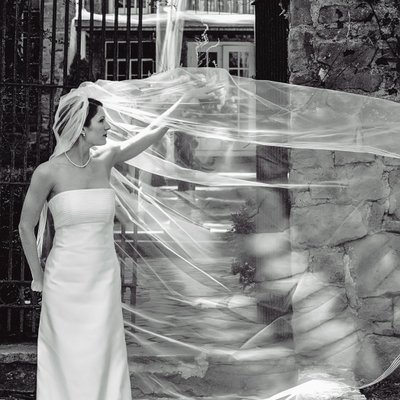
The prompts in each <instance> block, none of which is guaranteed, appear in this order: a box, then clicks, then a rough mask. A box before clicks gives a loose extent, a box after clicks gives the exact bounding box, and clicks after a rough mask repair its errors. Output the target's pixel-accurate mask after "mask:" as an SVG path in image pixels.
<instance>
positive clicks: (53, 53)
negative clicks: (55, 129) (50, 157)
mask: <svg viewBox="0 0 400 400" xmlns="http://www.w3.org/2000/svg"><path fill="white" fill-rule="evenodd" d="M52 11H53V15H52V23H51V55H50V60H51V61H50V84H51V85H54V74H55V61H56V33H57V0H53V10H52ZM54 92H55V90H54V89H53V90H51V91H50V96H49V99H50V101H49V127H48V131H49V132H51V128H52V126H53V118H54V117H53V113H54V94H55V93H54ZM53 143H54V138H53V135H51V134H50V135H49V148H48V152H49V154H50V153H51V152H52V149H53Z"/></svg>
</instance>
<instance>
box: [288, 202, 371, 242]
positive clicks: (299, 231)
mask: <svg viewBox="0 0 400 400" xmlns="http://www.w3.org/2000/svg"><path fill="white" fill-rule="evenodd" d="M368 212H369V206H368V205H364V206H361V207H360V206H359V207H354V206H351V205H336V204H329V203H327V204H320V205H317V206H312V207H308V208H293V209H292V213H291V226H292V227H293V228H294V233H293V245H294V246H299V247H322V246H330V247H333V246H336V245H338V244H340V243H345V242H347V241H349V240H355V239H359V238H362V237H364V236H365V235H366V234H367V232H368V221H367V217H368Z"/></svg>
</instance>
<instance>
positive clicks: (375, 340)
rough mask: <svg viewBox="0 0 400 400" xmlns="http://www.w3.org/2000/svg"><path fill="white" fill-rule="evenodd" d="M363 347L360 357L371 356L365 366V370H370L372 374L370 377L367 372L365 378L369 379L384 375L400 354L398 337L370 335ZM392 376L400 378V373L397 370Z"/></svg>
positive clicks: (364, 374)
mask: <svg viewBox="0 0 400 400" xmlns="http://www.w3.org/2000/svg"><path fill="white" fill-rule="evenodd" d="M363 345H364V346H363V349H362V351H361V352H360V355H364V356H369V357H368V359H367V360H365V361H366V362H364V363H363V364H364V368H368V369H369V370H370V372H371V374H370V376H369V377H368V376H367V373H366V372H364V373H363V376H365V377H366V378H369V379H375V378H376V377H377V376H379V375H380V374H382V373H383V372H384V371H385V370H386V369H387V368H388V367H389V365H390V364H391V363H392V362H393V361H394V359H395V358H396V356H397V355H399V354H400V338H398V337H392V336H381V335H370V337H369V338H368V340H365V341H364V343H363ZM392 376H393V378H395V377H397V378H400V371H399V370H398V369H397V370H395V371H394V372H393V375H392Z"/></svg>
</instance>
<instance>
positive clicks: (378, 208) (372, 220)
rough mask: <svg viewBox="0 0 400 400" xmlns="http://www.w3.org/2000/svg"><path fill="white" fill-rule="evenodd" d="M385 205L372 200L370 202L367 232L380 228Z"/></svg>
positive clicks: (374, 231)
mask: <svg viewBox="0 0 400 400" xmlns="http://www.w3.org/2000/svg"><path fill="white" fill-rule="evenodd" d="M386 208H387V205H386V204H385V203H383V204H380V203H378V202H376V201H374V202H373V203H372V204H371V209H370V213H369V218H368V228H369V233H377V232H380V231H381V230H382V224H383V218H384V215H385V212H386Z"/></svg>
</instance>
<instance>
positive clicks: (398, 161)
mask: <svg viewBox="0 0 400 400" xmlns="http://www.w3.org/2000/svg"><path fill="white" fill-rule="evenodd" d="M383 163H384V164H385V165H389V166H393V167H398V166H400V158H394V157H383Z"/></svg>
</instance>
